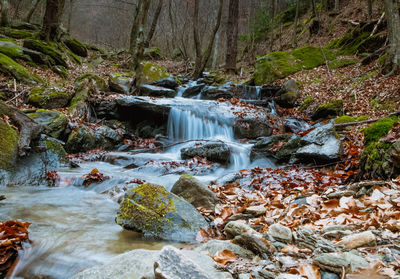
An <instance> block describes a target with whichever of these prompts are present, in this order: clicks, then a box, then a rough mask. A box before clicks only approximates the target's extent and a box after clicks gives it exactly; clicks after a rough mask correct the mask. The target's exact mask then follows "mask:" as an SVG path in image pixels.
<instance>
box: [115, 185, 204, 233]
mask: <svg viewBox="0 0 400 279" xmlns="http://www.w3.org/2000/svg"><path fill="white" fill-rule="evenodd" d="M116 222H117V224H119V225H120V226H122V227H123V228H125V229H129V230H134V231H137V232H141V233H143V234H144V235H145V236H150V237H155V238H161V239H168V240H175V241H193V240H194V239H195V237H196V234H197V233H198V232H199V230H200V228H201V227H206V226H207V222H205V219H204V217H203V216H201V214H200V213H199V212H198V211H197V210H196V209H195V208H194V207H193V206H192V205H191V204H189V203H188V202H186V201H184V200H183V199H182V198H180V197H178V196H176V195H175V194H172V193H170V192H168V191H167V190H166V189H165V187H163V186H161V185H155V184H150V183H147V184H142V185H140V186H138V187H136V188H135V189H133V190H131V191H129V192H128V193H127V194H126V196H125V199H124V200H123V202H122V203H121V206H120V211H119V213H118V214H117V217H116Z"/></svg>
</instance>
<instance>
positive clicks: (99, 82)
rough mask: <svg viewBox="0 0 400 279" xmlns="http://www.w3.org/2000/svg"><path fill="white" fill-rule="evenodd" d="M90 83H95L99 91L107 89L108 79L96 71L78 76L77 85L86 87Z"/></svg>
mask: <svg viewBox="0 0 400 279" xmlns="http://www.w3.org/2000/svg"><path fill="white" fill-rule="evenodd" d="M88 83H93V84H94V86H95V89H96V90H97V91H106V90H107V83H106V81H105V80H104V79H103V78H102V77H100V76H99V75H96V74H95V73H85V74H83V75H80V76H79V77H77V78H76V80H75V87H77V88H79V87H81V88H82V87H85V86H86V85H87V84H88Z"/></svg>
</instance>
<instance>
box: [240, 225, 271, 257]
mask: <svg viewBox="0 0 400 279" xmlns="http://www.w3.org/2000/svg"><path fill="white" fill-rule="evenodd" d="M233 243H235V244H237V245H240V246H242V247H243V248H245V249H248V250H250V251H252V252H254V253H255V254H257V255H260V256H261V257H263V258H264V259H267V258H268V255H269V254H271V252H270V250H269V248H268V247H267V246H266V245H265V243H264V242H263V240H262V238H261V237H260V236H259V235H258V234H255V233H250V232H245V233H242V234H241V235H238V236H236V237H235V238H234V239H233Z"/></svg>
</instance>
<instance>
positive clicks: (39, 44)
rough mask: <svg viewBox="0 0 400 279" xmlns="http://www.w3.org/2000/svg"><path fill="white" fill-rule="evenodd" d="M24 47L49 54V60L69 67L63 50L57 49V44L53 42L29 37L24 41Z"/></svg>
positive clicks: (54, 63) (53, 63)
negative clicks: (62, 52)
mask: <svg viewBox="0 0 400 279" xmlns="http://www.w3.org/2000/svg"><path fill="white" fill-rule="evenodd" d="M24 47H26V48H29V49H33V50H36V51H38V52H41V53H43V54H46V55H47V56H49V60H50V63H51V64H52V65H61V66H63V67H65V68H68V64H67V62H66V61H65V58H64V57H63V55H62V54H61V52H59V51H58V50H57V45H56V44H54V43H53V44H51V43H47V42H44V41H40V40H34V39H27V40H25V41H24Z"/></svg>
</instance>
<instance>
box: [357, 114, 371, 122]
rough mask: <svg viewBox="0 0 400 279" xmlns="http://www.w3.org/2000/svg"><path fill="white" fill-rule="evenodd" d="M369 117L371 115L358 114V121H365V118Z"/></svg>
mask: <svg viewBox="0 0 400 279" xmlns="http://www.w3.org/2000/svg"><path fill="white" fill-rule="evenodd" d="M368 119H369V115H360V116H357V118H356V121H364V120H368Z"/></svg>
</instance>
